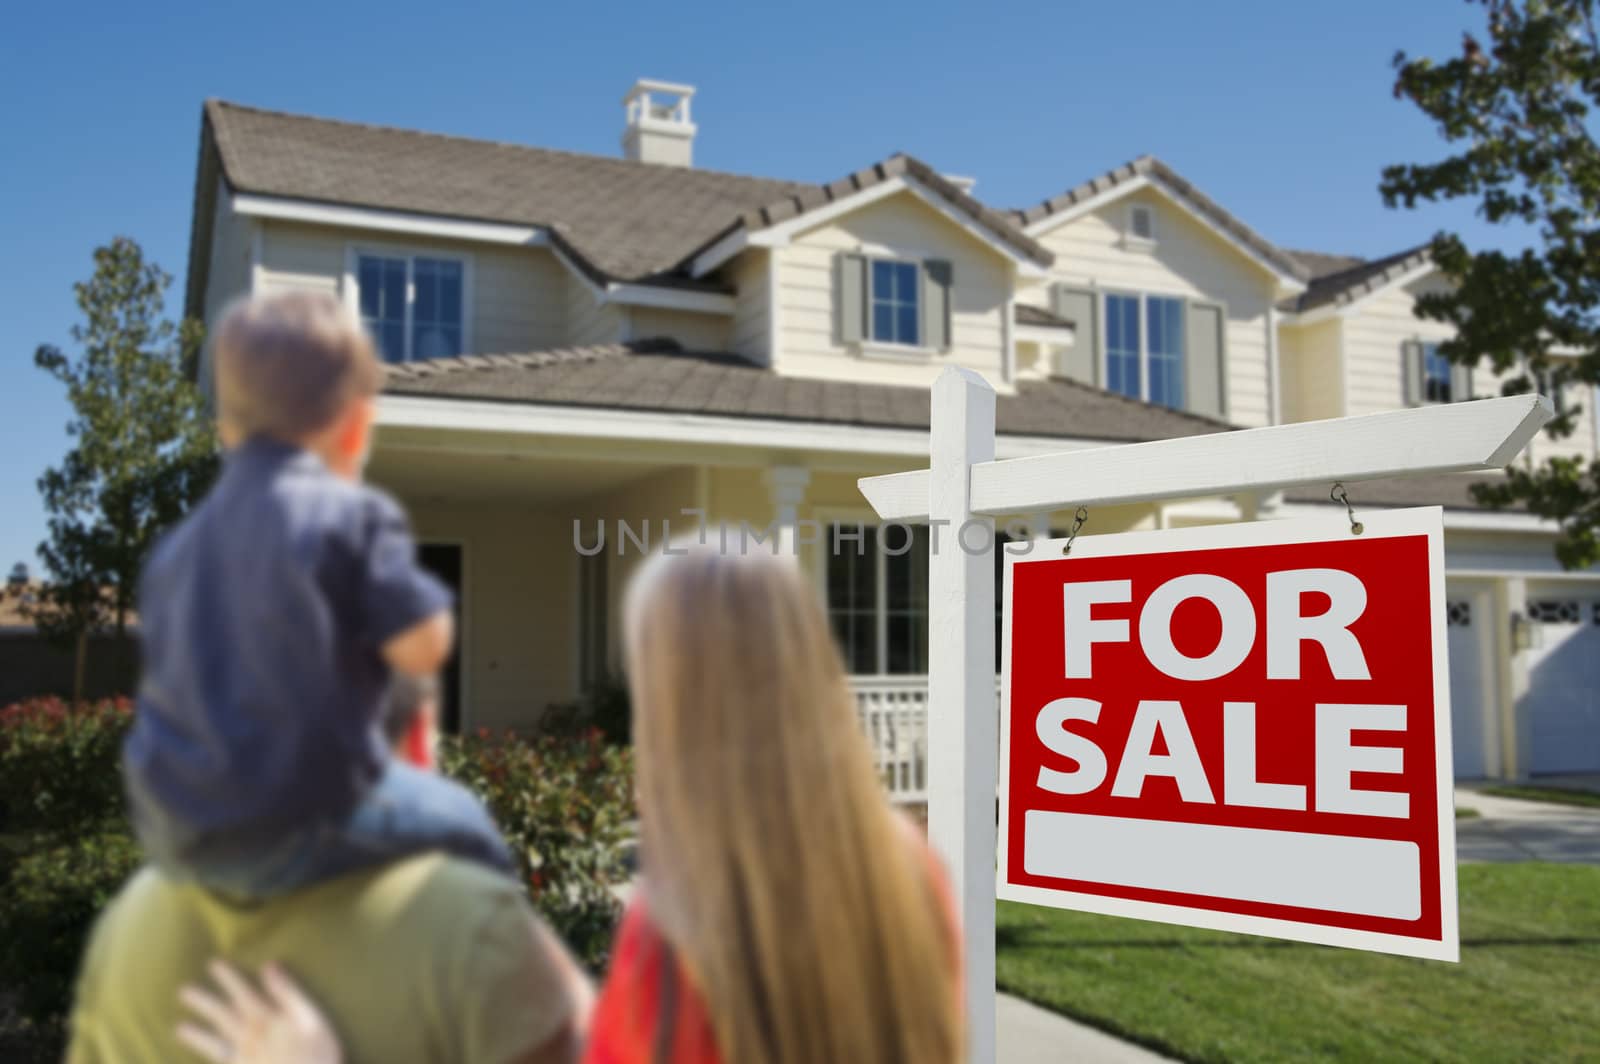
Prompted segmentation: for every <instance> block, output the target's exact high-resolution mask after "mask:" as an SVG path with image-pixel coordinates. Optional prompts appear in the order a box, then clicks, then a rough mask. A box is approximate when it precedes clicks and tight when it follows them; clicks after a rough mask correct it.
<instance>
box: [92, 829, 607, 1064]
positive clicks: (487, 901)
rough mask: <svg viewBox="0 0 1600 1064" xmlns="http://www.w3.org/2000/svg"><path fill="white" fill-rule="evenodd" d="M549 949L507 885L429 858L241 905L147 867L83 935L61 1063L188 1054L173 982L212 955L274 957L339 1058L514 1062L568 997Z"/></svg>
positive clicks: (565, 1016) (247, 962) (426, 1063)
mask: <svg viewBox="0 0 1600 1064" xmlns="http://www.w3.org/2000/svg"><path fill="white" fill-rule="evenodd" d="M552 945H553V940H552V939H551V938H550V936H549V935H548V933H547V932H545V931H544V929H543V928H542V926H541V925H539V924H538V922H537V919H536V917H535V916H534V915H533V913H532V911H531V910H530V909H529V907H528V905H527V902H526V901H525V900H524V898H523V896H522V893H521V891H520V890H519V889H518V888H517V885H516V884H515V883H513V882H512V881H510V880H508V879H506V878H505V877H504V876H500V875H496V874H494V873H492V872H490V871H488V870H487V869H483V868H480V867H478V866H477V865H474V864H470V863H468V862H465V861H461V860H457V859H455V858H449V857H444V856H441V855H436V854H429V855H424V856H419V857H413V858H409V859H406V860H403V861H398V862H395V863H393V864H390V865H386V866H384V867H382V868H378V869H374V870H370V871H364V872H360V873H357V874H354V875H350V876H346V877H343V878H341V879H337V880H333V881H330V882H327V883H322V884H319V885H317V886H314V887H310V888H307V889H305V890H301V891H297V892H295V893H293V894H290V895H286V896H284V897H282V898H276V899H273V900H271V901H268V902H266V903H263V904H260V905H254V906H249V907H242V906H237V905H231V904H229V903H226V902H224V901H222V900H220V899H218V898H216V897H215V896H213V895H211V894H209V893H207V892H206V891H204V890H203V889H201V888H199V887H197V886H194V885H192V884H181V883H176V882H174V881H172V880H169V879H168V878H166V877H165V876H163V875H161V874H160V873H159V872H157V871H155V870H154V869H152V868H145V869H143V870H141V871H140V872H138V873H137V874H135V876H134V877H133V878H132V879H131V880H129V882H128V884H127V885H126V886H125V887H124V888H123V889H122V891H121V892H120V893H119V894H118V896H117V897H116V899H114V900H113V901H112V903H111V905H110V906H109V907H107V909H106V911H105V912H104V913H103V914H101V916H100V919H99V922H98V923H97V924H96V926H95V930H94V933H93V935H92V936H91V938H90V941H89V947H88V950H87V952H86V954H85V958H84V965H83V973H82V975H81V976H80V979H79V984H78V994H77V1001H76V1004H75V1007H74V1010H73V1016H72V1045H71V1049H70V1051H69V1053H68V1060H69V1061H71V1062H72V1064H122V1062H141V1064H142V1062H146V1061H152V1062H153V1061H162V1062H165V1061H189V1060H196V1059H198V1058H196V1057H194V1056H193V1055H192V1054H190V1053H189V1052H188V1051H187V1050H186V1049H183V1048H182V1047H181V1046H180V1045H179V1044H178V1042H177V1040H176V1037H175V1036H174V1033H173V1032H174V1030H175V1028H176V1026H177V1024H178V1022H179V1020H180V1019H181V1018H187V1017H186V1016H181V1015H180V1013H181V1011H182V1010H180V1007H179V1005H178V990H179V988H180V987H182V986H184V985H185V984H187V983H200V982H204V981H206V971H205V969H206V965H207V963H208V962H209V961H210V960H211V959H212V958H214V957H221V958H223V959H225V960H228V961H230V962H232V963H233V964H235V965H237V966H239V967H240V968H241V969H243V970H245V971H246V972H251V973H254V972H257V971H259V969H260V967H261V965H262V964H264V963H266V962H268V961H277V962H278V963H280V964H281V965H282V966H283V968H284V969H285V971H287V972H288V973H289V975H290V976H291V977H292V978H294V979H295V980H296V981H297V982H298V983H299V984H300V985H301V987H302V988H303V989H304V990H305V991H306V993H307V994H308V995H309V996H310V997H311V998H312V999H313V1000H314V1001H316V1002H317V1003H318V1005H320V1006H321V1007H322V1010H323V1012H324V1014H325V1015H326V1016H327V1017H328V1018H329V1021H330V1022H331V1023H332V1024H333V1026H334V1028H335V1030H336V1031H337V1032H338V1034H339V1038H340V1041H341V1042H342V1043H343V1045H344V1059H345V1061H346V1062H347V1064H364V1062H367V1061H382V1062H386V1064H408V1062H413V1061H415V1062H417V1064H433V1062H446V1061H449V1062H463V1064H479V1062H482V1064H501V1062H511V1061H517V1060H522V1059H525V1058H526V1057H527V1056H528V1055H529V1054H530V1053H531V1052H532V1051H533V1050H535V1049H537V1048H538V1047H540V1046H542V1045H544V1044H545V1043H547V1042H548V1041H549V1040H550V1039H551V1038H552V1037H554V1036H555V1035H556V1034H557V1033H559V1032H560V1031H561V1029H562V1028H563V1027H564V1025H566V1024H567V1023H568V1022H569V1021H570V1019H571V1017H572V1012H573V1009H574V1008H575V1007H576V1005H575V1002H574V1000H573V996H572V992H571V990H570V986H569V984H568V982H567V981H566V979H565V978H564V970H565V963H566V962H565V960H564V958H562V957H561V956H560V955H559V954H558V953H557V952H556V951H555V950H554V949H553V948H552Z"/></svg>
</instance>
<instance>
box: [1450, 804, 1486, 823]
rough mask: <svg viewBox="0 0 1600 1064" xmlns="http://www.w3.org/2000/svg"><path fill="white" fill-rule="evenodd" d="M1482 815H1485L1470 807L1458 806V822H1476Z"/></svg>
mask: <svg viewBox="0 0 1600 1064" xmlns="http://www.w3.org/2000/svg"><path fill="white" fill-rule="evenodd" d="M1482 815H1483V814H1482V813H1480V812H1478V811H1477V810H1476V809H1473V808H1471V807H1469V806H1465V805H1458V806H1456V819H1457V820H1476V819H1478V818H1479V817H1480V816H1482Z"/></svg>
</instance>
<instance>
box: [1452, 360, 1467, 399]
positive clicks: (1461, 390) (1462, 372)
mask: <svg viewBox="0 0 1600 1064" xmlns="http://www.w3.org/2000/svg"><path fill="white" fill-rule="evenodd" d="M1471 398H1472V367H1471V366H1462V365H1456V364H1452V365H1451V367H1450V401H1451V402H1453V403H1459V402H1461V401H1462V400H1463V399H1471Z"/></svg>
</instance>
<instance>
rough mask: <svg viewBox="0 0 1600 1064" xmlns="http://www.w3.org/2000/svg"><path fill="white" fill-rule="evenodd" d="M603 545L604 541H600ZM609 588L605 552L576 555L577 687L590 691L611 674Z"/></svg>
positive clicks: (601, 683) (600, 684)
mask: <svg viewBox="0 0 1600 1064" xmlns="http://www.w3.org/2000/svg"><path fill="white" fill-rule="evenodd" d="M602 545H603V544H602ZM610 607H611V590H610V574H609V572H608V570H607V565H606V554H605V551H604V550H601V551H600V552H599V553H597V554H580V555H579V556H578V688H579V690H580V691H593V690H595V689H596V688H598V687H600V686H602V685H603V684H604V683H605V682H606V681H607V680H608V679H609V678H610V675H611V660H610V659H611V654H610V649H611V626H610Z"/></svg>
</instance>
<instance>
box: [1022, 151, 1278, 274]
mask: <svg viewBox="0 0 1600 1064" xmlns="http://www.w3.org/2000/svg"><path fill="white" fill-rule="evenodd" d="M1141 188H1154V189H1156V190H1157V191H1159V192H1161V193H1162V194H1164V195H1165V196H1166V197H1167V198H1168V199H1170V200H1172V201H1173V202H1174V203H1176V204H1177V205H1178V206H1179V207H1182V208H1183V209H1184V210H1186V211H1188V212H1189V213H1190V214H1191V215H1193V216H1194V217H1195V218H1196V219H1198V220H1199V221H1200V222H1201V223H1202V224H1204V225H1205V226H1207V227H1208V228H1210V229H1211V230H1212V231H1213V232H1215V233H1216V234H1217V235H1218V236H1220V237H1221V238H1222V239H1223V240H1225V241H1226V242H1228V243H1229V244H1232V245H1233V246H1234V247H1235V248H1237V249H1238V250H1239V251H1240V252H1241V253H1242V254H1244V255H1245V256H1246V257H1247V258H1249V259H1251V260H1253V261H1254V262H1256V263H1257V264H1258V265H1259V266H1261V267H1262V268H1263V269H1265V270H1267V271H1268V272H1270V273H1272V274H1274V275H1275V276H1277V277H1278V278H1279V279H1280V281H1282V282H1283V283H1285V284H1287V285H1289V286H1290V287H1291V288H1294V289H1299V288H1301V287H1303V286H1304V284H1305V282H1306V279H1307V277H1308V276H1309V273H1308V271H1307V269H1306V267H1305V266H1304V265H1303V264H1302V263H1301V262H1299V261H1298V260H1296V259H1295V258H1294V256H1292V255H1290V254H1289V253H1288V252H1286V251H1284V250H1283V249H1282V248H1280V247H1278V246H1277V245H1276V244H1274V243H1272V241H1270V240H1268V239H1267V238H1266V237H1264V236H1262V235H1261V234H1260V233H1258V232H1256V231H1255V230H1254V229H1252V228H1250V227H1249V226H1248V225H1246V224H1245V223H1244V222H1242V221H1240V220H1239V219H1238V218H1237V217H1235V216H1234V215H1233V214H1231V213H1229V212H1228V211H1227V210H1225V209H1223V207H1222V206H1221V205H1219V204H1218V203H1217V202H1216V201H1215V200H1213V199H1211V198H1210V197H1209V196H1207V195H1206V194H1205V193H1203V192H1201V191H1200V190H1199V189H1197V188H1196V187H1195V186H1194V185H1192V184H1190V183H1189V182H1188V181H1187V180H1186V179H1185V178H1184V177H1183V176H1182V175H1180V174H1179V173H1178V172H1177V171H1176V170H1174V169H1172V167H1170V166H1168V165H1167V164H1166V163H1164V162H1162V161H1161V160H1160V159H1157V158H1156V157H1155V156H1153V155H1141V156H1140V157H1139V158H1137V159H1135V160H1133V161H1132V162H1130V163H1125V164H1123V165H1122V166H1119V167H1116V168H1114V169H1111V170H1108V171H1106V172H1105V173H1103V174H1101V175H1099V176H1098V177H1094V178H1091V179H1090V180H1088V181H1085V182H1083V183H1082V184H1080V185H1075V186H1073V187H1072V188H1069V189H1067V190H1066V191H1065V192H1063V193H1061V194H1060V195H1058V196H1052V197H1051V198H1050V199H1047V200H1045V201H1044V202H1042V203H1039V204H1036V205H1035V206H1032V207H1028V208H1026V209H1024V210H1018V211H1012V212H1011V217H1012V218H1013V219H1015V220H1016V221H1017V223H1018V224H1019V225H1021V226H1022V227H1023V230H1024V231H1025V232H1027V233H1028V234H1029V235H1030V236H1037V235H1039V234H1040V233H1042V232H1047V231H1049V230H1050V229H1052V228H1054V227H1055V226H1057V225H1062V224H1064V223H1066V222H1068V221H1071V220H1072V219H1073V218H1077V217H1080V216H1081V215H1083V214H1084V213H1086V212H1088V211H1091V210H1094V209H1096V208H1098V207H1101V206H1104V205H1105V204H1107V203H1112V202H1115V201H1116V200H1119V199H1121V198H1122V197H1124V196H1127V195H1130V194H1131V193H1133V192H1136V191H1138V190H1139V189H1141Z"/></svg>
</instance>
